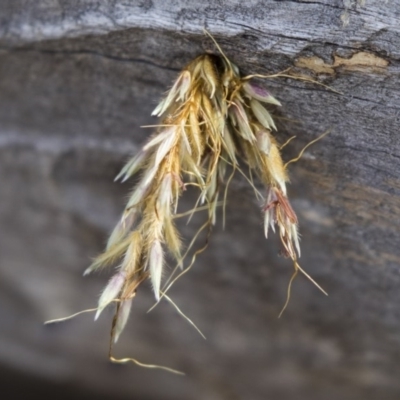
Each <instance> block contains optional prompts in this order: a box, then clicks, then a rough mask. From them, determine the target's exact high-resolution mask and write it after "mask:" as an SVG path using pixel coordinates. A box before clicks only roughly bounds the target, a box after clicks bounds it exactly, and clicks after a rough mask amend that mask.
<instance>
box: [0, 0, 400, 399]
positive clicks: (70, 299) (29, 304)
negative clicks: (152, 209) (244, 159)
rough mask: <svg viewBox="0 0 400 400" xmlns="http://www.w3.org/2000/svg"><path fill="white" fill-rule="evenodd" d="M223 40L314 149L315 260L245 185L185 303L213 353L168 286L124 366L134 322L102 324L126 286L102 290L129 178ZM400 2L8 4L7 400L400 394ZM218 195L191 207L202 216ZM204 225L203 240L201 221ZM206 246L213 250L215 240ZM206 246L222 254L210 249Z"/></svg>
mask: <svg viewBox="0 0 400 400" xmlns="http://www.w3.org/2000/svg"><path fill="white" fill-rule="evenodd" d="M204 27H207V29H208V30H209V31H210V32H211V33H212V34H213V35H214V36H215V38H216V39H217V41H218V42H219V44H220V45H221V47H222V48H223V49H224V50H225V52H226V53H227V55H228V56H229V57H230V59H231V60H233V61H234V62H235V63H236V64H237V65H238V66H239V67H240V68H241V70H242V71H243V73H245V74H250V73H264V74H265V73H271V72H279V71H282V70H284V69H286V68H288V67H292V68H293V71H294V72H295V73H296V74H298V75H301V76H307V77H310V78H312V79H316V80H318V81H320V82H321V83H324V84H327V85H329V86H330V87H332V88H333V89H335V90H337V91H339V92H341V94H338V93H335V92H333V91H330V90H327V89H326V88H324V87H322V86H318V85H315V84H310V83H307V82H301V81H295V80H289V79H280V80H276V79H275V80H272V79H271V80H268V81H265V82H263V85H264V86H265V87H267V88H268V89H269V90H270V91H271V93H272V94H273V95H274V96H275V97H277V98H278V99H279V100H280V101H281V102H282V104H283V107H282V108H281V109H280V111H279V115H277V121H278V124H279V127H280V130H279V133H278V134H277V135H279V136H277V139H278V140H279V141H280V142H281V143H283V142H284V141H285V140H286V139H288V138H289V137H290V136H292V135H297V138H296V140H295V141H292V142H291V143H290V145H288V146H287V147H286V148H285V150H284V158H285V159H286V160H289V159H291V158H293V157H294V156H296V155H297V154H298V153H299V151H300V150H301V149H302V148H303V146H304V145H305V144H307V143H308V142H309V141H311V140H312V139H315V138H316V137H317V136H319V135H320V134H322V133H323V132H324V131H325V130H326V129H328V128H330V129H331V132H330V134H329V135H328V136H327V137H326V138H324V139H323V140H321V141H320V142H318V143H316V144H315V145H314V146H312V147H311V148H310V149H309V150H307V151H306V153H305V154H304V156H303V158H302V160H301V161H299V162H298V163H295V164H293V165H291V168H290V176H291V185H290V187H289V196H290V198H291V201H292V205H293V208H294V209H295V210H296V212H297V214H298V216H299V221H300V231H301V234H302V251H303V254H302V257H301V265H302V266H303V267H304V268H305V269H306V270H307V271H308V272H309V273H310V274H311V275H312V276H313V278H314V279H316V281H318V282H319V283H320V284H321V285H322V287H324V289H326V290H327V292H328V293H329V297H325V296H324V295H323V294H321V293H320V292H319V291H318V290H317V289H316V288H315V287H314V286H313V285H312V284H311V283H310V282H308V281H307V280H305V279H304V278H303V277H299V278H298V279H297V280H296V281H295V283H294V286H293V290H292V300H291V302H290V304H289V307H288V309H287V310H286V312H285V314H284V315H283V317H282V318H281V319H278V318H277V317H278V314H279V312H280V310H281V308H282V306H283V304H284V302H285V299H286V290H287V285H288V282H289V279H290V276H291V274H292V266H291V263H290V262H289V261H288V260H285V259H283V258H281V257H279V256H278V251H279V243H278V241H277V239H276V238H275V237H272V238H270V239H268V241H266V240H265V238H264V236H263V227H262V217H261V210H260V204H258V202H257V201H256V199H255V198H254V194H253V192H252V190H251V188H249V187H248V185H247V183H246V181H245V180H244V179H243V177H241V176H239V175H238V176H236V177H235V178H234V180H233V182H232V185H231V189H230V192H229V197H228V207H227V220H226V228H225V230H223V229H222V226H221V225H222V224H221V220H222V218H220V221H219V223H218V224H217V226H216V227H215V229H214V231H213V234H212V237H211V241H210V245H209V248H208V249H207V250H206V251H205V252H204V253H203V254H201V256H199V258H198V260H197V262H196V264H195V266H194V268H193V269H192V270H191V271H190V273H188V274H187V275H185V276H184V277H183V278H182V279H181V280H180V281H179V282H177V284H176V285H175V286H174V288H173V290H171V292H170V293H171V296H172V298H173V299H174V301H176V303H177V304H178V305H179V306H180V307H181V308H182V311H184V312H185V313H186V314H187V315H188V316H189V317H190V318H191V319H192V320H193V321H194V322H195V323H196V324H197V325H198V326H199V328H200V329H201V330H202V331H203V332H204V334H205V335H206V337H207V340H203V339H202V338H201V337H200V336H199V335H198V333H197V332H196V331H195V330H194V329H193V328H192V327H190V326H189V325H188V324H187V323H186V322H185V321H184V320H183V319H182V318H181V317H180V316H179V315H178V314H177V313H176V311H175V310H174V309H173V308H172V307H171V306H170V305H169V304H167V303H161V304H160V305H159V306H158V307H156V308H155V309H154V310H153V311H152V312H150V313H147V310H148V309H149V308H150V307H151V306H152V305H153V301H154V300H153V294H152V290H151V287H150V285H147V286H146V285H143V287H142V288H141V289H140V290H139V292H138V296H137V297H136V299H135V301H134V306H133V308H132V312H131V317H130V320H129V322H128V326H127V328H126V330H125V331H124V333H123V334H122V336H121V338H120V341H119V343H118V345H117V346H116V347H115V350H114V351H115V356H117V357H129V356H132V357H135V358H138V359H139V360H140V361H142V362H145V363H154V364H161V365H166V366H169V367H172V368H175V369H179V370H183V371H184V372H185V373H186V376H184V377H181V376H176V375H172V374H169V373H167V372H164V371H158V370H148V369H143V368H139V367H137V366H134V365H114V364H111V363H110V362H109V361H108V355H107V353H108V341H109V331H110V326H111V320H112V315H113V312H112V309H110V310H106V311H105V312H104V313H103V314H102V316H101V317H100V319H99V320H98V321H97V322H96V323H95V322H93V315H92V314H84V315H81V316H78V317H76V318H75V319H73V320H70V321H66V322H64V323H60V324H55V325H49V326H44V325H43V322H44V321H46V320H49V319H53V318H59V317H64V316H67V315H69V314H72V313H75V312H77V311H80V310H83V309H87V308H91V307H94V306H95V305H96V302H97V299H98V296H99V294H100V292H101V289H102V287H103V286H104V285H105V284H106V282H107V280H108V278H109V276H110V273H111V271H104V272H103V273H101V274H93V275H91V276H86V277H82V273H83V271H84V270H85V268H86V267H87V266H88V265H89V264H90V260H91V258H93V257H94V256H96V255H97V254H98V253H99V252H100V251H101V250H102V248H103V245H104V243H105V242H106V240H107V236H108V234H109V232H110V231H111V230H112V228H113V226H114V225H115V224H116V222H117V221H118V219H119V216H120V214H121V212H122V210H123V207H124V203H125V201H126V198H127V195H128V193H129V191H130V189H131V187H132V184H133V182H129V181H128V182H127V183H125V184H120V183H114V182H113V179H114V177H115V175H116V174H117V173H118V171H119V170H120V168H121V167H122V166H123V164H124V162H125V161H126V160H127V158H128V157H129V156H130V155H132V154H134V153H136V152H137V151H138V149H140V146H141V145H142V144H143V143H144V141H145V140H146V138H147V137H148V136H149V135H150V134H151V130H149V129H143V128H140V126H141V125H148V124H154V123H156V120H155V119H154V118H151V117H150V114H151V111H152V110H153V108H154V107H155V105H156V104H157V101H158V100H159V99H160V98H161V96H162V95H163V93H164V92H165V91H166V90H167V89H168V88H169V87H170V85H171V83H172V82H173V80H174V78H175V77H176V75H177V73H178V72H179V71H180V70H181V69H182V68H183V67H184V66H185V65H186V63H188V62H189V61H190V60H191V59H193V58H194V57H195V56H197V55H199V54H201V53H203V52H206V51H208V52H214V53H215V52H216V49H215V46H214V45H213V43H212V42H211V41H210V39H209V38H207V37H206V36H205V35H204V33H203V28H204ZM399 43H400V5H399V3H397V2H382V1H379V0H375V1H374V0H370V1H367V2H366V4H363V2H357V1H348V0H346V1H342V0H321V1H319V2H308V1H290V2H288V1H273V0H264V1H256V0H254V1H248V2H245V3H243V2H241V1H239V0H230V1H211V0H209V1H202V2H199V1H195V0H174V1H172V0H167V1H161V0H144V1H139V0H137V1H133V0H128V1H127V0H125V1H122V0H121V1H120V0H113V1H111V0H103V1H101V0H85V1H78V0H36V1H35V2H31V1H26V0H3V1H2V2H1V4H0V152H1V154H0V176H1V184H0V226H1V229H0V372H1V373H0V382H1V386H2V390H1V392H2V397H3V398H5V399H11V398H12V399H14V398H24V399H30V398H38V397H45V396H48V395H51V396H54V397H56V398H58V399H64V398H65V399H69V398H74V399H91V398H96V399H111V398H112V399H114V400H117V399H127V398H129V399H138V400H155V399H165V400H169V399H171V400H189V399H193V400H200V399H202V400H203V399H207V400H214V399H215V400H228V399H229V400H235V399H246V400H253V399H254V400H259V399H260V400H262V399H276V398H279V399H281V400H286V399H287V400H292V399H296V400H302V399H307V400H321V399H322V400H324V399H327V400H331V399H341V400H346V399H349V400H358V399H363V400H373V399H385V400H390V399H399V398H400V383H399V380H398V376H399V374H400V363H399V359H400V357H399V356H400V334H399V331H400V311H399V310H400V308H399V304H400V290H399V286H400V274H399V260H400V250H399V237H400V234H399V229H398V226H399V221H400V220H399V218H400V200H399V194H400V180H399V177H398V175H399V170H400V168H399V167H400V161H399V160H400V137H399V135H398V128H399V111H400V81H399V79H398V78H399V71H400V68H399V60H400V47H399ZM195 198H196V193H194V192H191V191H189V192H188V193H185V196H184V200H183V202H184V204H185V205H187V206H190V204H192V202H193V201H194V199H195ZM201 220H202V216H201V215H200V214H199V215H196V217H195V219H194V221H193V223H191V224H190V225H186V224H185V221H182V224H181V229H182V232H183V237H184V238H189V237H190V235H192V234H193V233H194V232H195V229H196V226H198V225H199V224H200V223H201ZM203 240H204V238H203ZM201 243H202V242H200V244H201Z"/></svg>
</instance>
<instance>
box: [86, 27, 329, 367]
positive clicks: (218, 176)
mask: <svg viewBox="0 0 400 400" xmlns="http://www.w3.org/2000/svg"><path fill="white" fill-rule="evenodd" d="M207 34H208V33H207ZM210 37H211V36H210ZM211 39H212V40H213V41H214V39H213V38H212V37H211ZM214 43H215V44H216V46H217V48H218V50H219V51H220V55H219V56H217V55H210V54H203V55H200V56H198V57H197V58H195V59H194V60H193V61H192V62H190V63H189V64H188V65H187V66H186V67H185V68H184V69H183V71H182V72H181V73H180V74H179V75H178V77H177V79H176V81H175V83H174V84H173V85H172V88H171V89H170V90H169V92H168V93H167V94H166V96H165V98H164V99H163V100H162V101H161V102H160V103H159V105H158V106H157V107H156V108H155V110H154V111H153V114H152V115H155V116H157V117H160V118H161V121H160V124H159V125H155V126H154V127H155V132H154V133H153V135H152V136H151V137H150V138H149V140H148V142H147V144H145V145H144V146H143V148H142V150H141V151H140V152H139V153H138V154H137V155H136V156H135V157H133V158H132V159H131V160H130V161H128V163H127V164H126V165H125V167H124V168H123V169H122V170H121V172H120V173H119V174H118V176H117V177H116V180H122V181H125V180H128V179H129V178H131V177H132V176H133V175H135V174H136V173H138V172H140V173H141V177H140V179H139V181H138V183H137V184H136V186H135V187H134V188H133V190H132V192H131V195H130V198H129V200H128V202H127V206H126V208H125V210H124V212H123V214H122V218H121V221H120V222H119V223H118V224H117V226H116V228H115V229H114V231H113V233H112V234H111V237H110V239H109V241H108V244H107V247H106V249H105V251H104V252H103V253H102V254H100V255H99V256H98V257H97V258H96V259H95V260H94V262H93V263H92V265H91V266H90V267H89V268H88V269H87V270H86V272H85V274H87V273H90V272H92V271H95V270H98V269H101V268H103V267H107V266H111V265H114V266H115V265H116V266H117V268H116V269H117V271H116V272H115V273H114V276H113V278H111V280H110V281H109V283H108V285H107V287H106V288H105V290H104V291H103V293H102V295H101V296H100V299H99V304H98V308H97V309H96V310H97V314H96V318H97V317H98V315H99V314H100V313H101V311H102V310H103V309H104V308H105V307H106V306H107V305H108V304H110V303H111V302H115V303H116V313H115V316H114V320H113V324H112V329H111V342H110V343H111V344H110V359H111V360H112V361H114V362H121V363H124V362H128V361H131V362H134V363H136V364H138V365H143V364H142V363H140V362H138V361H137V360H135V359H130V358H129V359H128V358H127V359H120V360H119V359H116V358H114V357H113V356H112V355H111V347H112V343H113V342H115V341H117V339H118V337H119V336H120V334H121V333H122V331H123V329H124V327H125V325H126V322H127V320H128V316H129V313H130V309H131V305H132V300H133V298H134V297H135V295H136V291H137V289H138V287H139V286H140V284H141V283H142V282H143V281H144V280H146V279H150V281H151V283H152V287H153V290H154V295H155V298H156V300H157V302H158V301H160V300H161V299H162V298H163V297H165V299H167V301H169V302H170V303H171V304H172V305H174V307H175V308H176V309H177V310H178V312H179V313H180V314H182V312H181V311H180V309H179V308H178V307H177V306H176V305H175V303H173V301H172V300H171V298H170V297H168V296H167V294H166V292H167V291H168V290H169V289H170V287H171V286H172V285H173V283H174V282H175V281H176V280H177V279H179V277H181V276H182V275H183V274H185V273H186V272H188V271H189V270H190V268H191V267H192V265H193V263H194V261H195V259H196V257H197V255H198V254H200V253H201V252H202V251H204V250H205V249H206V247H207V244H208V240H209V236H210V233H211V230H212V225H213V224H214V223H215V221H216V219H217V214H218V213H217V207H218V206H219V205H222V206H223V209H224V210H225V203H226V200H227V193H228V191H227V188H228V186H229V182H230V181H231V179H232V176H233V174H234V173H235V172H236V171H238V172H239V173H241V174H242V175H243V176H244V177H245V178H246V179H247V180H248V182H249V183H250V185H251V186H252V187H253V189H254V191H255V194H256V196H257V198H258V199H262V201H263V214H264V228H265V236H266V237H267V236H268V231H269V229H272V230H273V231H274V232H277V233H278V234H279V237H280V240H281V244H282V251H283V254H284V255H285V256H287V257H288V258H290V259H291V260H292V262H293V266H294V269H295V271H294V275H293V277H292V279H291V280H290V284H289V288H288V299H287V302H286V303H285V308H286V306H287V303H288V301H289V297H290V290H291V285H292V281H293V279H294V277H295V276H296V275H297V273H298V272H301V273H302V274H304V275H305V276H306V277H307V278H308V279H310V280H311V281H312V282H313V283H314V284H315V285H317V284H316V283H315V281H313V280H312V278H311V277H310V276H309V275H308V274H307V273H306V272H305V271H304V270H303V269H301V267H300V265H299V264H298V258H299V256H300V245H299V234H298V220H297V217H296V214H295V212H294V210H293V208H292V207H291V205H290V202H289V199H288V197H287V189H286V184H287V182H288V174H287V166H288V165H289V164H290V163H291V162H295V161H297V159H298V158H300V157H301V155H302V153H301V154H300V155H299V157H298V158H297V159H294V160H292V161H289V162H288V163H286V164H284V163H283V161H282V157H281V153H280V151H281V149H282V148H283V147H284V146H286V144H287V143H288V142H289V141H288V142H286V143H284V144H283V145H280V144H279V143H278V140H277V139H276V138H275V136H274V135H273V134H272V130H274V131H276V125H275V122H274V119H273V112H274V107H279V106H280V105H281V103H280V101H278V100H277V99H275V98H274V97H273V96H272V95H271V94H270V93H269V92H268V91H267V90H265V89H264V88H262V87H260V86H258V85H257V84H255V83H253V82H252V80H251V78H252V77H253V76H244V77H243V76H241V74H240V72H239V69H238V67H237V66H236V65H235V64H233V63H232V62H231V61H230V60H229V59H228V58H227V57H226V55H225V54H224V53H223V52H222V50H221V49H220V47H219V46H218V44H217V43H216V42H215V41H214ZM280 76H282V77H289V78H290V77H292V76H290V75H288V71H284V72H283V73H281V74H274V75H270V76H262V75H254V77H258V78H276V77H280ZM295 79H296V78H295ZM301 79H303V78H301ZM290 140H291V139H290ZM310 144H312V143H310ZM304 150H305V149H304ZM304 150H303V151H304ZM238 160H241V161H242V162H243V163H244V164H245V165H246V166H247V167H248V168H249V177H248V176H247V175H246V174H245V173H244V172H243V170H242V169H241V167H240V166H239V161H238ZM227 166H230V167H231V171H232V173H231V174H230V175H229V176H228V178H227V179H226V177H225V173H226V171H227ZM253 176H254V177H257V179H258V180H259V181H261V182H262V184H263V185H264V191H263V193H260V191H258V189H257V188H256V187H255V185H254V183H253ZM224 182H225V188H224V189H221V187H222V186H223V185H222V184H223V183H224ZM189 185H193V186H196V187H197V188H198V190H199V198H198V201H197V202H196V205H195V207H194V208H193V209H192V210H191V211H190V212H188V213H186V214H185V213H184V214H178V213H177V210H178V202H179V198H180V196H181V195H182V193H183V191H184V190H185V189H186V187H187V186H189ZM221 190H223V191H222V193H220V191H221ZM221 197H222V199H223V200H222V201H218V199H219V198H221ZM201 210H207V211H208V216H207V219H206V221H205V222H204V224H203V225H202V227H201V228H200V230H199V231H198V232H197V233H196V235H195V237H194V238H192V240H191V241H189V243H190V244H189V246H188V248H187V249H186V250H185V251H184V252H183V255H182V244H181V236H180V234H179V232H178V230H177V228H176V226H175V223H174V219H176V218H179V217H180V216H183V215H193V213H194V212H197V211H201ZM203 230H206V231H207V232H208V233H207V239H206V244H205V245H204V246H203V247H202V248H201V249H199V250H197V251H195V252H194V255H192V259H191V261H190V262H189V265H188V266H186V267H185V268H183V264H184V261H185V257H186V256H187V255H188V253H189V250H190V248H191V247H192V246H193V244H194V242H195V239H196V238H197V236H198V235H199V234H200V232H201V231H203ZM167 253H169V257H167V256H166V255H167ZM170 258H172V259H173V260H174V262H175V263H176V267H175V269H174V270H173V273H172V274H171V275H170V277H169V278H168V279H167V281H166V282H163V278H164V277H165V266H166V260H168V259H170ZM178 266H181V267H182V268H183V270H181V272H180V273H179V274H178V276H175V277H174V274H175V271H177V267H178ZM317 286H318V285H317ZM318 288H320V287H319V286H318ZM320 289H321V288H320ZM321 290H322V289H321ZM185 318H186V319H187V321H188V322H189V323H190V324H192V325H193V326H195V325H194V324H193V322H192V321H191V320H190V319H188V318H187V317H186V316H185ZM196 329H198V328H197V327H196ZM145 366H146V365H145ZM147 366H148V365H147ZM148 367H150V368H153V367H155V366H152V365H150V366H148ZM167 369H168V368H167Z"/></svg>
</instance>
